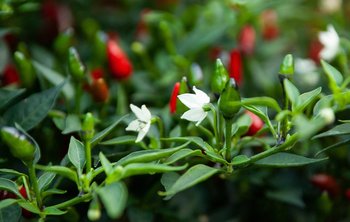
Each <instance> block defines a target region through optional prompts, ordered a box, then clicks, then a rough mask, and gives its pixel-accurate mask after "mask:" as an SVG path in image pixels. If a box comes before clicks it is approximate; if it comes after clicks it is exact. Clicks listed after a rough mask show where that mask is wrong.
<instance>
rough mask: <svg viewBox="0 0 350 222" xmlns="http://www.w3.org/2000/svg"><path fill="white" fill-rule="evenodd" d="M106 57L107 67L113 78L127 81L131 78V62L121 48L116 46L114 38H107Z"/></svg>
mask: <svg viewBox="0 0 350 222" xmlns="http://www.w3.org/2000/svg"><path fill="white" fill-rule="evenodd" d="M107 57H108V62H109V67H110V69H111V72H112V75H113V77H114V78H116V79H119V80H123V79H128V78H129V77H130V76H131V74H132V65H131V62H130V61H129V58H128V57H127V55H126V54H125V53H124V51H123V50H122V49H121V47H120V46H119V45H118V43H117V41H116V40H115V38H109V39H108V41H107Z"/></svg>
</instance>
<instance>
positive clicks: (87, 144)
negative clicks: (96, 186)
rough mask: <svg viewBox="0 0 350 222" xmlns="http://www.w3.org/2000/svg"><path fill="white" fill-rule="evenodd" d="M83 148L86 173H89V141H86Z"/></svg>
mask: <svg viewBox="0 0 350 222" xmlns="http://www.w3.org/2000/svg"><path fill="white" fill-rule="evenodd" d="M84 146H85V159H86V173H89V172H90V170H91V140H90V139H88V140H86V141H85V144H84Z"/></svg>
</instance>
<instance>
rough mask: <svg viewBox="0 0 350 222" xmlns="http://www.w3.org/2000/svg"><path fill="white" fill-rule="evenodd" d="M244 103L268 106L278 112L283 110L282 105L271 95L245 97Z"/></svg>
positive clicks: (242, 101)
mask: <svg viewBox="0 0 350 222" xmlns="http://www.w3.org/2000/svg"><path fill="white" fill-rule="evenodd" d="M241 103H242V105H246V106H248V105H254V106H266V107H270V108H273V109H274V110H276V111H277V112H280V111H281V107H280V106H279V105H278V103H277V101H276V100H275V99H273V98H271V97H265V96H262V97H254V98H244V99H242V100H241Z"/></svg>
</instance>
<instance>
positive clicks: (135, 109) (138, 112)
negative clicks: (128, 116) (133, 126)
mask: <svg viewBox="0 0 350 222" xmlns="http://www.w3.org/2000/svg"><path fill="white" fill-rule="evenodd" d="M130 109H131V111H132V112H133V113H134V114H135V116H136V118H138V119H140V120H143V119H144V116H145V115H144V114H143V112H142V110H141V109H140V108H139V107H137V106H135V105H134V104H130Z"/></svg>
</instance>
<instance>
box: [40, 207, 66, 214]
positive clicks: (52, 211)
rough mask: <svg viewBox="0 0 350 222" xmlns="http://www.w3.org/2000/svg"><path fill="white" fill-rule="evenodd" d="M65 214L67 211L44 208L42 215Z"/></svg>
mask: <svg viewBox="0 0 350 222" xmlns="http://www.w3.org/2000/svg"><path fill="white" fill-rule="evenodd" d="M65 213H67V211H62V210H60V209H58V208H56V207H45V209H44V214H46V215H63V214H65Z"/></svg>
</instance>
